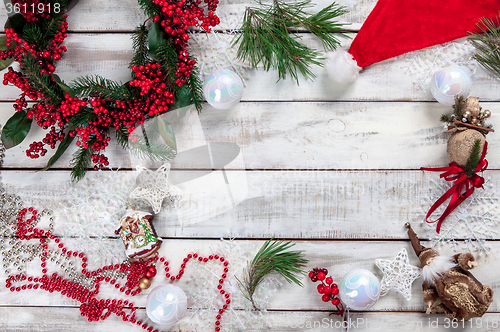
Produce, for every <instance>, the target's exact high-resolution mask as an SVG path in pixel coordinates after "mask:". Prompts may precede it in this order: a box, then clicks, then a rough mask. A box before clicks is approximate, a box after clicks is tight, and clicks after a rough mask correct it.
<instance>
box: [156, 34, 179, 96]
mask: <svg viewBox="0 0 500 332" xmlns="http://www.w3.org/2000/svg"><path fill="white" fill-rule="evenodd" d="M156 56H157V58H158V61H159V62H160V63H161V69H162V71H163V72H164V73H165V76H166V79H167V82H166V83H167V84H168V85H170V86H174V84H175V80H176V79H177V76H176V75H175V72H176V71H177V62H178V61H179V54H178V53H177V51H176V50H175V47H174V44H173V42H172V40H170V39H169V40H167V41H166V42H165V43H163V44H161V45H159V46H158V50H157V53H156Z"/></svg>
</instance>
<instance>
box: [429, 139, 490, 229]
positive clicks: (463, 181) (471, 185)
mask: <svg viewBox="0 0 500 332" xmlns="http://www.w3.org/2000/svg"><path fill="white" fill-rule="evenodd" d="M487 147H488V143H487V142H485V143H484V148H483V153H482V155H481V159H480V160H479V163H478V164H477V166H476V169H475V170H474V175H472V176H471V177H468V176H467V174H465V170H464V169H463V168H462V167H460V166H458V165H457V164H455V163H450V166H448V167H439V168H425V167H421V168H420V169H421V170H423V171H431V172H444V173H443V174H441V175H440V176H439V177H440V178H444V179H445V180H446V181H455V182H454V184H453V187H451V188H450V190H448V191H447V192H446V193H445V194H444V195H443V196H441V197H440V198H439V199H438V200H437V201H436V202H435V203H434V204H433V205H432V206H431V208H430V209H429V212H427V215H426V216H425V221H426V222H428V223H429V224H432V223H435V222H437V226H436V232H437V233H439V231H440V230H441V224H442V223H443V221H444V219H446V217H448V215H449V214H450V213H451V212H453V210H455V209H456V208H457V207H458V206H459V205H460V204H462V202H463V201H464V200H465V199H466V198H467V197H469V196H470V195H472V193H473V192H474V189H475V188H483V184H484V178H483V177H482V176H479V175H477V174H476V173H479V172H483V171H485V170H486V168H487V167H488V161H487V160H485V159H484V157H485V156H486V150H487ZM450 197H451V199H450V202H449V203H448V207H447V208H446V210H444V212H443V214H442V215H441V217H439V218H438V219H436V220H433V221H429V220H428V219H429V216H430V215H431V214H432V213H433V212H434V211H435V210H436V209H437V208H438V207H439V206H440V205H441V204H443V203H444V202H445V201H446V200H447V199H448V198H450Z"/></svg>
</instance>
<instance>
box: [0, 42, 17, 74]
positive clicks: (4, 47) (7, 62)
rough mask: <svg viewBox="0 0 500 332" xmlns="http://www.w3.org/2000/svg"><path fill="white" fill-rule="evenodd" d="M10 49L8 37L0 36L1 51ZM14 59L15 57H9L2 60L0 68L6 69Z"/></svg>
mask: <svg viewBox="0 0 500 332" xmlns="http://www.w3.org/2000/svg"><path fill="white" fill-rule="evenodd" d="M14 43H15V42H14ZM8 49H9V47H7V37H6V36H3V37H0V51H6V50H8ZM13 61H14V59H13V58H8V59H5V60H0V70H4V69H5V68H7V67H8V66H10V64H11V63H12V62H13Z"/></svg>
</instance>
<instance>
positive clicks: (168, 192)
mask: <svg viewBox="0 0 500 332" xmlns="http://www.w3.org/2000/svg"><path fill="white" fill-rule="evenodd" d="M136 169H137V171H138V172H139V175H138V182H139V185H138V187H137V188H135V189H134V191H132V193H131V194H130V198H138V199H144V200H146V201H147V202H148V203H149V204H150V205H151V207H152V208H153V211H154V213H159V212H160V210H161V205H162V203H163V200H164V199H165V198H168V199H170V201H172V202H175V201H176V200H180V198H181V196H180V194H179V190H178V189H177V188H176V187H174V186H172V185H170V184H169V183H168V173H169V172H170V164H169V163H166V164H163V165H162V166H161V167H159V168H158V169H157V170H156V171H152V170H150V169H147V168H145V167H144V166H140V165H138V166H136Z"/></svg>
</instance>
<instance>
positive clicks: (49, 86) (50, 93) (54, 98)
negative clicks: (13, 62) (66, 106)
mask: <svg viewBox="0 0 500 332" xmlns="http://www.w3.org/2000/svg"><path fill="white" fill-rule="evenodd" d="M22 63H23V64H24V66H23V67H22V72H23V74H25V75H26V76H27V77H28V79H29V82H30V83H31V85H32V86H33V87H34V88H35V89H36V90H39V91H41V92H42V93H43V94H44V96H45V98H50V99H51V104H53V105H59V104H60V103H61V101H62V99H63V96H64V93H63V91H62V89H61V88H60V87H59V86H58V85H57V83H56V82H55V81H53V80H51V78H50V76H48V75H44V74H42V73H41V72H40V67H39V65H38V62H37V61H36V59H35V58H34V57H33V56H32V55H31V54H30V53H28V52H25V53H24V58H23V60H22Z"/></svg>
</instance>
